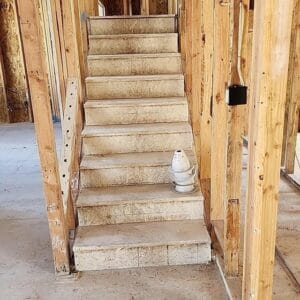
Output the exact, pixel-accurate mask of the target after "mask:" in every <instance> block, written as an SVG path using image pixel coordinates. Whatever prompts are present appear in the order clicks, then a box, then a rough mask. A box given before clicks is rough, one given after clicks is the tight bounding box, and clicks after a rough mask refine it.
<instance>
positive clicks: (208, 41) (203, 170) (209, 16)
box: [198, 0, 214, 224]
mask: <svg viewBox="0 0 300 300" xmlns="http://www.w3.org/2000/svg"><path fill="white" fill-rule="evenodd" d="M200 2H201V9H200V11H201V17H200V18H201V21H202V22H201V33H200V35H201V37H200V38H201V53H202V54H201V56H202V57H201V82H200V86H201V106H200V135H201V138H200V163H199V165H200V184H201V189H202V193H203V195H204V198H205V202H204V207H205V218H206V220H207V224H209V223H210V188H211V186H210V185H211V142H212V141H211V122H212V118H211V101H212V82H213V74H212V72H213V51H214V44H213V43H214V41H213V36H214V2H213V1H211V0H201V1H200ZM198 85H199V83H198Z"/></svg>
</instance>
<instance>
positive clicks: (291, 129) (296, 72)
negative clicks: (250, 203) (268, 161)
mask: <svg viewBox="0 0 300 300" xmlns="http://www.w3.org/2000/svg"><path fill="white" fill-rule="evenodd" d="M287 102H288V106H287V105H286V109H287V129H286V154H285V155H286V157H285V159H286V162H285V170H286V172H287V173H288V174H293V173H294V169H295V159H296V144H297V134H298V126H299V117H300V1H299V0H296V2H295V8H294V17H293V31H292V39H291V53H290V64H289V80H288V91H287Z"/></svg>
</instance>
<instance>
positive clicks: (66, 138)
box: [60, 78, 79, 229]
mask: <svg viewBox="0 0 300 300" xmlns="http://www.w3.org/2000/svg"><path fill="white" fill-rule="evenodd" d="M78 84H79V83H78V79H77V78H69V79H68V85H67V96H66V108H65V114H64V119H63V144H62V160H61V165H60V178H61V189H62V192H63V193H62V199H63V203H64V212H65V215H66V216H67V218H68V226H69V229H75V228H76V221H75V214H74V205H75V203H76V198H77V197H76V195H75V197H73V196H74V191H75V193H76V190H77V187H78V180H79V178H78V176H77V170H76V160H78V159H79V158H78V152H77V149H76V140H77V139H78V132H77V121H78V112H79V99H78V98H79V94H78ZM74 166H75V169H74Z"/></svg>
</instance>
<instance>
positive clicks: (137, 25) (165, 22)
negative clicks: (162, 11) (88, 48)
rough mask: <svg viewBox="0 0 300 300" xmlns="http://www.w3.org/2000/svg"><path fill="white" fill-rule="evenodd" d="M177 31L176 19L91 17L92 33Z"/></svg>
mask: <svg viewBox="0 0 300 300" xmlns="http://www.w3.org/2000/svg"><path fill="white" fill-rule="evenodd" d="M175 31H176V19H175V18H174V17H169V18H165V17H164V18H160V17H157V18H150V19H146V18H144V19H142V18H136V19H105V20H103V19H91V20H90V33H91V34H131V33H132V34H133V33H172V32H175Z"/></svg>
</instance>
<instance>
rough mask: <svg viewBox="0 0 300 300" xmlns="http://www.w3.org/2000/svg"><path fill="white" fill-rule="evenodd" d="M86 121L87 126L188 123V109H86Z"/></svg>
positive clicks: (174, 107) (184, 106)
mask: <svg viewBox="0 0 300 300" xmlns="http://www.w3.org/2000/svg"><path fill="white" fill-rule="evenodd" d="M141 101H142V100H141ZM85 120H86V124H87V125H114V124H124V125H125V124H151V123H170V122H186V121H188V107H187V104H179V105H165V106H160V105H157V106H129V107H128V106H124V107H122V106H111V107H96V108H92V107H86V108H85Z"/></svg>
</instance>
